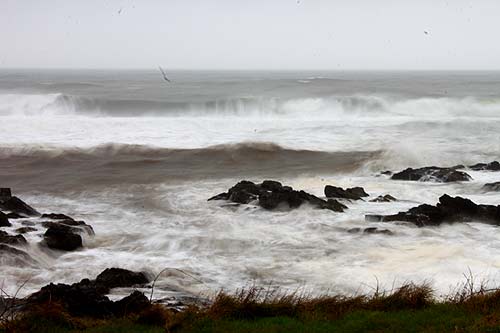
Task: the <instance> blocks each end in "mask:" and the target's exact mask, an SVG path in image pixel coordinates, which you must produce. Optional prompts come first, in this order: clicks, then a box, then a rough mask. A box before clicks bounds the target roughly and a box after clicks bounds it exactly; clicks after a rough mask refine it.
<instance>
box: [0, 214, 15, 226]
mask: <svg viewBox="0 0 500 333" xmlns="http://www.w3.org/2000/svg"><path fill="white" fill-rule="evenodd" d="M11 225H12V224H10V222H9V219H8V217H7V215H6V214H4V213H2V212H0V227H10V226H11Z"/></svg>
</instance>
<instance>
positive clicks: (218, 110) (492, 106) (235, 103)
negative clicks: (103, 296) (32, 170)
mask: <svg viewBox="0 0 500 333" xmlns="http://www.w3.org/2000/svg"><path fill="white" fill-rule="evenodd" d="M499 111H500V100H499V99H477V98H473V97H467V98H430V97H429V98H428V97H422V98H413V99H401V98H399V99H398V98H393V97H388V96H377V95H352V96H322V97H303V98H272V97H234V98H220V99H214V100H208V101H203V102H192V101H182V100H181V101H168V100H160V99H144V98H143V99H134V98H128V99H126V98H122V99H113V98H97V97H82V96H73V95H66V94H59V93H52V94H1V95H0V115H10V116H14V115H18V116H19V115H20V116H41V115H74V114H78V115H87V116H117V117H120V116H121V117H135V116H155V117H157V116H165V117H190V116H196V117H217V116H223V117H228V116H234V117H255V116H259V117H292V118H293V117H298V118H302V117H313V118H314V117H316V118H337V117H340V116H342V117H347V116H356V117H380V116H390V117H394V116H396V117H397V116H404V117H417V118H421V117H429V116H433V117H457V116H458V117H462V116H463V117H467V116H474V117H498V116H499V115H500V112H499Z"/></svg>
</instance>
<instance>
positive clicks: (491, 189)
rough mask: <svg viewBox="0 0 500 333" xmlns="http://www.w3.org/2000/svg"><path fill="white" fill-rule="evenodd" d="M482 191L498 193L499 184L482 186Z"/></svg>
mask: <svg viewBox="0 0 500 333" xmlns="http://www.w3.org/2000/svg"><path fill="white" fill-rule="evenodd" d="M483 190H485V191H488V192H498V191H500V182H495V183H488V184H484V186H483Z"/></svg>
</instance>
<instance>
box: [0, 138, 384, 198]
mask: <svg viewBox="0 0 500 333" xmlns="http://www.w3.org/2000/svg"><path fill="white" fill-rule="evenodd" d="M379 154H380V152H369V151H352V152H322V151H312V150H294V149H287V148H284V147H281V146H278V145H276V144H273V143H265V142H264V143H259V142H249V143H240V144H229V145H217V146H212V147H207V148H199V149H167V148H155V147H149V146H142V145H123V144H106V145H100V146H97V147H93V148H57V147H41V146H34V147H22V148H0V156H1V158H0V168H1V169H2V175H1V179H0V182H1V183H2V184H3V185H6V186H10V187H14V188H26V189H31V190H33V189H43V190H44V191H52V190H57V189H61V190H63V189H75V188H82V187H89V186H109V185H115V184H149V183H168V182H177V181H185V180H196V179H210V178H213V179H217V178H226V177H251V176H259V177H261V176H262V177H273V176H274V177H276V176H278V177H279V176H282V175H286V174H288V175H297V174H308V173H317V172H329V173H337V172H339V173H342V172H350V171H353V170H355V169H356V168H359V167H361V166H362V165H363V164H364V163H365V162H367V161H369V160H371V159H373V158H376V157H377V156H378V155H379Z"/></svg>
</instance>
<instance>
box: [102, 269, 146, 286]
mask: <svg viewBox="0 0 500 333" xmlns="http://www.w3.org/2000/svg"><path fill="white" fill-rule="evenodd" d="M149 281H150V279H149V278H148V277H147V276H146V274H144V273H142V272H132V271H129V270H126V269H122V268H107V269H105V270H104V271H103V272H102V273H101V274H99V275H98V276H97V278H96V283H97V284H99V285H101V286H105V287H106V288H108V289H111V288H123V287H132V286H135V285H141V284H145V283H148V282H149Z"/></svg>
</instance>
